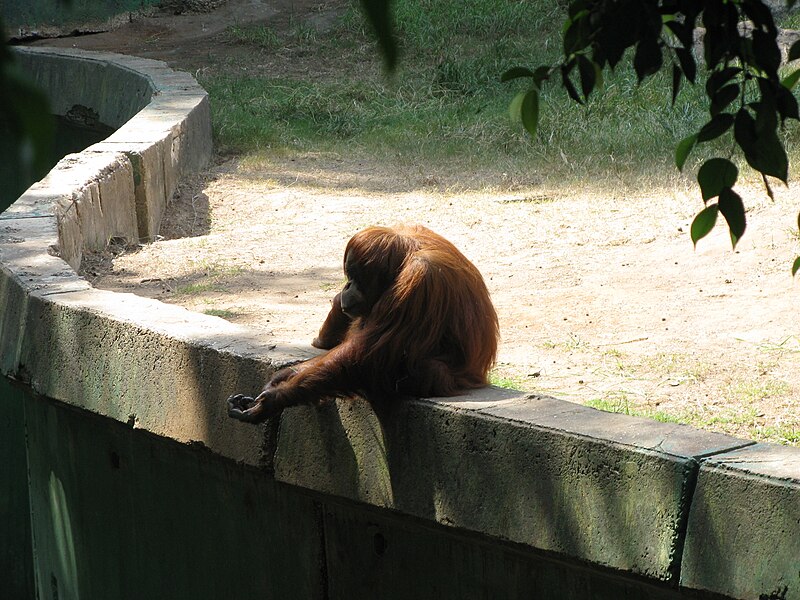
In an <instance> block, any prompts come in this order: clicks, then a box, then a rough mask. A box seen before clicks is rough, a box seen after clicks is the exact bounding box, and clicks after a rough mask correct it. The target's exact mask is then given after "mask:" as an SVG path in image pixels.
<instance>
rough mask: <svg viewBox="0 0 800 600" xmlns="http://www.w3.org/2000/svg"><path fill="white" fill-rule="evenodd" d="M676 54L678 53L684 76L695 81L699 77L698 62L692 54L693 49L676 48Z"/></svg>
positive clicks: (692, 81)
mask: <svg viewBox="0 0 800 600" xmlns="http://www.w3.org/2000/svg"><path fill="white" fill-rule="evenodd" d="M675 54H677V56H678V60H679V61H680V63H681V69H683V74H684V76H685V77H686V79H688V80H689V81H690V82H691V83H694V80H695V78H696V77H697V63H696V62H695V60H694V54H692V52H691V50H687V49H686V48H675Z"/></svg>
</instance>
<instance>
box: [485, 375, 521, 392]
mask: <svg viewBox="0 0 800 600" xmlns="http://www.w3.org/2000/svg"><path fill="white" fill-rule="evenodd" d="M489 384H490V385H495V386H497V387H501V388H505V389H507V390H522V389H524V388H525V382H524V381H522V380H521V379H518V378H516V377H509V376H506V375H500V374H499V373H497V372H495V371H492V372H491V373H489Z"/></svg>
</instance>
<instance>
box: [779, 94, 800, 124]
mask: <svg viewBox="0 0 800 600" xmlns="http://www.w3.org/2000/svg"><path fill="white" fill-rule="evenodd" d="M775 103H776V104H777V108H778V114H779V115H780V116H781V123H782V122H784V121H785V120H786V119H796V120H800V112H798V108H797V98H795V97H794V94H792V92H791V91H790V90H789V89H787V88H785V87H783V86H782V85H781V86H778V88H777V98H776V101H775Z"/></svg>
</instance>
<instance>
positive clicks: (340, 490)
mask: <svg viewBox="0 0 800 600" xmlns="http://www.w3.org/2000/svg"><path fill="white" fill-rule="evenodd" d="M515 396H516V397H515ZM470 400H475V401H477V404H478V405H479V406H480V408H477V409H472V410H470V409H465V408H464V407H465V406H469V405H470ZM382 420H383V421H384V423H385V427H382V426H381V422H380V420H379V419H378V418H377V417H376V415H375V414H374V413H373V412H372V411H371V410H370V408H369V406H368V405H367V404H366V403H365V402H355V403H354V402H340V403H338V404H337V405H335V406H334V405H329V406H328V407H326V408H325V409H324V410H322V411H315V410H313V409H306V410H303V409H300V410H294V411H287V412H286V413H285V414H284V417H283V419H282V421H281V427H280V431H279V437H278V439H279V442H278V448H277V453H276V456H275V477H276V479H278V480H281V481H286V482H288V483H293V484H295V485H302V486H304V487H311V488H313V489H317V490H319V491H324V492H326V493H331V494H336V495H342V496H345V497H348V498H352V499H354V500H359V501H362V502H369V503H371V504H376V505H378V506H387V507H391V508H395V509H398V510H400V511H402V512H405V513H408V514H412V515H415V516H418V517H421V518H424V519H430V520H433V521H436V522H439V523H444V524H447V525H450V526H454V527H457V528H462V529H466V530H470V531H476V532H480V533H484V534H487V535H490V536H493V537H497V538H500V539H506V540H511V541H514V542H520V543H523V544H526V545H529V546H532V547H534V548H538V549H542V550H547V551H552V552H556V553H559V554H561V555H565V556H570V557H574V558H578V559H580V560H584V561H588V562H591V563H594V564H598V565H603V566H605V567H610V568H614V569H619V570H622V571H627V572H633V573H637V574H640V575H643V576H646V577H648V578H651V579H653V580H657V581H665V582H671V583H673V584H677V576H678V572H679V567H680V558H681V550H682V543H683V537H682V531H683V528H684V527H685V515H686V513H687V510H688V507H689V502H690V500H691V493H692V489H693V487H694V481H695V479H694V478H695V475H696V468H697V461H696V457H698V456H703V455H707V454H711V453H716V452H724V451H726V450H729V449H732V448H737V447H741V446H742V445H743V444H748V443H749V442H745V441H742V440H738V439H736V438H731V437H729V436H725V435H721V434H716V433H709V432H704V431H698V430H694V429H691V428H689V427H686V426H679V425H673V424H664V423H658V422H655V421H649V420H646V419H639V418H630V417H627V416H624V415H617V414H611V413H604V412H601V411H597V410H594V409H591V408H586V407H583V406H579V405H576V404H574V403H570V402H564V401H560V400H556V399H553V398H544V397H534V398H526V397H519V396H518V395H516V394H513V393H509V392H508V391H506V390H489V391H486V390H482V391H480V392H476V393H474V394H471V395H470V396H467V397H465V398H462V399H456V400H450V401H447V400H441V401H435V400H425V401H413V402H411V401H410V402H407V403H404V404H402V405H400V406H398V407H395V408H393V409H391V410H390V411H389V412H387V414H386V415H384V416H383V419H382Z"/></svg>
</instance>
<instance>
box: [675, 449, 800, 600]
mask: <svg viewBox="0 0 800 600" xmlns="http://www.w3.org/2000/svg"><path fill="white" fill-rule="evenodd" d="M681 584H682V585H684V586H687V587H691V588H697V589H703V590H711V591H714V592H718V593H721V594H725V595H729V596H731V597H734V598H748V599H749V598H753V599H761V598H780V599H781V600H798V599H800V452H798V450H797V449H795V448H786V447H783V446H775V445H772V444H757V445H755V446H750V447H749V448H743V449H741V450H738V451H736V452H730V453H727V454H723V455H720V456H714V457H711V458H708V459H706V460H704V461H703V462H702V465H701V467H700V475H699V478H698V481H697V491H696V492H695V495H694V501H693V502H692V508H691V512H690V513H689V528H688V533H687V537H686V549H685V553H684V557H683V569H682V576H681Z"/></svg>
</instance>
